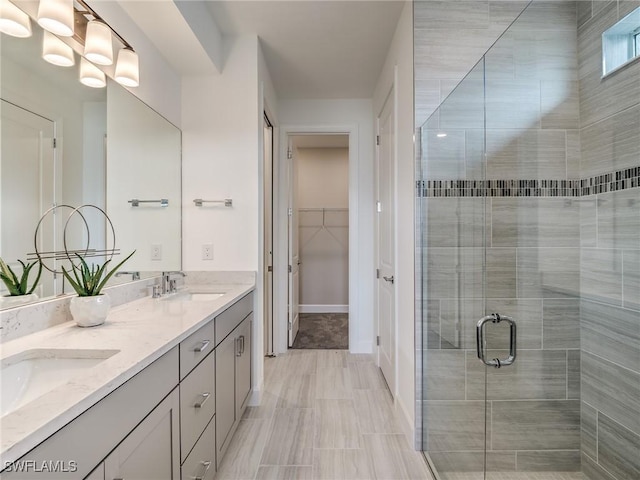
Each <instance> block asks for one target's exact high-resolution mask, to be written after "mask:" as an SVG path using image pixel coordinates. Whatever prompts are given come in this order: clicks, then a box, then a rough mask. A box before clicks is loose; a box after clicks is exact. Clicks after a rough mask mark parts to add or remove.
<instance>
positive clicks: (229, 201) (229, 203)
mask: <svg viewBox="0 0 640 480" xmlns="http://www.w3.org/2000/svg"><path fill="white" fill-rule="evenodd" d="M193 203H195V204H196V207H202V206H203V204H204V203H224V206H225V207H232V206H233V200H232V199H231V198H225V199H224V200H203V199H201V198H196V199H194V200H193Z"/></svg>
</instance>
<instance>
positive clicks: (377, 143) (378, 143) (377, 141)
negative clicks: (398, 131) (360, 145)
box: [376, 135, 380, 145]
mask: <svg viewBox="0 0 640 480" xmlns="http://www.w3.org/2000/svg"><path fill="white" fill-rule="evenodd" d="M376 145H380V135H376Z"/></svg>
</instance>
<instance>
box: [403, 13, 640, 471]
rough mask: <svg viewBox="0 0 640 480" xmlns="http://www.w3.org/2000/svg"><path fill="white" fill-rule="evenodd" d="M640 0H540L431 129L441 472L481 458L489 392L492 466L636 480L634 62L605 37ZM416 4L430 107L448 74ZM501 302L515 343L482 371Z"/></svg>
mask: <svg viewBox="0 0 640 480" xmlns="http://www.w3.org/2000/svg"><path fill="white" fill-rule="evenodd" d="M435 3H438V2H435ZM638 6H640V2H639V1H578V2H577V3H574V2H555V3H544V2H538V1H536V2H534V4H533V5H532V7H530V9H529V10H528V11H527V12H526V13H525V15H523V17H521V18H520V19H519V20H518V23H517V26H516V27H514V28H513V29H511V30H510V31H509V32H508V33H507V34H506V35H505V37H504V38H503V39H501V40H500V41H499V43H498V44H497V45H496V46H495V47H494V48H493V49H492V50H491V51H490V52H489V54H488V55H487V57H486V61H485V63H484V64H483V65H480V66H479V67H478V68H477V69H476V70H475V71H473V72H471V73H470V74H469V75H468V77H467V78H466V79H465V80H464V82H463V83H462V84H461V85H460V86H459V87H458V89H457V90H456V91H455V92H454V94H453V95H452V96H451V97H449V98H448V99H447V101H446V102H445V104H444V105H443V106H442V107H441V108H440V110H439V111H438V112H437V115H436V116H434V117H432V118H431V120H430V121H429V123H428V124H427V125H426V126H425V127H424V128H423V130H422V142H423V144H422V152H421V153H422V154H423V157H424V158H427V159H428V161H427V162H426V163H423V164H422V174H423V177H422V178H423V179H424V180H425V182H424V183H423V184H421V185H420V187H421V188H420V193H421V194H422V195H423V196H424V197H426V198H423V199H422V200H421V207H422V212H423V218H422V221H423V225H425V230H424V231H423V235H424V237H423V240H424V242H423V245H424V246H425V247H426V249H425V250H424V251H422V252H419V253H420V255H419V256H418V258H422V259H423V260H424V265H423V268H424V272H425V274H424V281H425V283H424V285H423V289H422V292H421V293H424V294H425V295H424V297H423V298H421V299H420V301H421V302H423V303H424V304H423V305H422V306H423V309H424V311H425V312H426V313H427V315H426V325H424V326H423V327H424V328H425V329H426V330H427V331H426V334H425V335H424V336H423V338H424V339H425V342H426V343H425V344H424V345H423V348H425V349H426V350H427V351H426V355H425V357H424V363H423V365H422V368H423V369H424V370H423V372H422V373H423V376H424V378H425V380H426V381H425V383H424V391H423V392H422V394H423V396H422V399H423V400H424V401H425V403H424V404H423V405H422V406H423V407H424V409H423V415H424V416H425V418H424V420H425V421H424V429H425V430H424V432H423V433H424V435H423V438H424V442H425V443H424V448H425V450H427V451H428V452H429V453H430V456H431V458H432V459H433V461H434V462H435V463H436V465H437V467H438V469H439V470H440V471H441V472H446V471H466V470H470V471H471V470H481V469H482V467H483V455H482V452H483V448H484V442H485V435H484V421H485V404H484V402H483V399H484V396H485V389H486V395H487V397H488V399H489V403H488V405H489V406H488V410H487V412H486V415H487V416H486V418H487V436H486V442H487V448H488V450H489V454H488V457H487V458H488V464H487V466H488V469H489V470H579V469H581V468H582V470H583V471H584V473H585V474H586V476H587V477H588V478H589V479H593V480H596V479H603V480H622V479H637V478H640V209H639V208H638V206H639V205H640V189H639V188H638V185H639V183H638V173H639V172H640V63H638V62H636V63H635V64H633V65H630V66H627V67H626V68H625V69H623V70H621V71H620V72H617V73H616V74H614V75H612V76H610V77H608V78H606V79H604V80H603V79H601V73H600V71H601V57H600V55H601V52H600V35H601V34H602V32H603V31H604V30H606V29H607V28H608V27H610V26H611V25H613V24H614V23H615V22H616V21H617V20H618V19H620V18H622V17H624V16H625V15H626V14H627V13H629V12H630V11H631V10H632V9H634V8H636V7H638ZM418 10H419V8H418V6H416V32H415V35H416V38H415V41H416V77H417V78H416V95H417V99H416V102H417V108H416V115H417V118H418V119H419V118H420V115H421V114H424V112H429V111H430V108H431V104H432V103H433V102H434V101H436V100H435V99H436V96H435V90H434V92H432V93H433V95H432V97H433V98H431V99H430V97H428V95H426V93H427V92H428V88H425V85H428V82H426V83H425V81H424V78H425V77H428V76H431V77H434V78H436V79H437V82H438V84H437V86H438V88H439V95H440V97H442V96H443V91H446V90H447V89H448V88H449V87H448V86H447V85H448V82H447V80H446V75H445V74H443V75H441V76H442V78H438V74H437V73H436V74H434V73H433V71H430V70H429V68H427V66H426V63H425V65H423V68H421V65H420V61H421V60H422V61H424V59H425V58H426V57H424V58H421V56H420V55H421V50H420V48H419V44H420V42H421V41H422V40H423V36H421V35H423V33H424V32H422V31H421V30H420V25H421V23H419V20H420V18H419V17H420V15H418ZM454 10H455V9H454ZM425 11H426V10H425ZM489 11H490V10H489ZM423 13H424V12H423ZM424 15H425V16H427V14H426V13H424ZM460 15H461V16H462V17H464V15H462V14H460ZM473 18H475V19H476V20H477V18H478V17H477V16H475V17H472V19H473ZM436 20H439V21H441V20H442V18H441V17H438V16H437V15H436V16H434V17H432V19H431V21H432V22H435V21H436ZM423 23H424V21H423ZM461 23H464V21H461ZM445 24H446V22H445ZM576 24H577V26H578V30H577V38H576ZM455 33H460V32H455ZM455 33H454V34H450V35H454V36H455ZM484 33H486V32H484ZM445 36H446V35H445ZM461 43H462V44H463V45H464V42H457V44H456V45H457V46H458V47H459V46H460V44H461ZM424 48H425V49H426V50H427V51H430V49H431V48H432V47H431V46H426V47H424ZM470 50H473V49H470ZM423 53H424V52H423ZM472 53H473V52H472ZM463 57H464V55H458V56H453V57H445V58H440V59H439V62H440V63H438V61H436V62H435V65H436V67H437V68H439V69H441V70H442V71H446V70H447V68H448V65H447V62H450V63H451V64H453V63H456V64H458V65H463V64H464V60H465V58H463ZM466 60H468V59H466ZM440 64H442V65H440ZM461 68H463V67H461ZM449 70H450V71H451V72H453V73H454V74H455V69H451V68H449ZM467 70H468V69H467ZM465 71H466V70H465ZM452 76H455V75H452ZM485 82H486V83H485ZM432 85H433V86H434V89H435V86H436V84H435V83H433V84H432ZM421 89H422V90H421ZM441 99H442V98H440V100H441ZM430 102H431V103H430ZM483 109H486V111H482V110H483ZM484 113H486V123H484V120H485V119H484V118H483V117H482V114H484ZM483 126H486V137H485V138H486V153H487V158H486V162H485V161H484V158H483V153H484V152H483V146H484V145H483V141H484V138H483V136H484V135H485V132H484V131H483V129H482V127H483ZM443 132H446V134H447V137H446V140H445V139H444V138H440V139H439V138H438V137H437V133H443ZM485 176H486V178H487V179H489V182H484V181H479V180H480V179H483V178H484V177H485ZM459 180H465V181H464V182H460V181H459ZM492 180H495V181H492ZM498 180H499V181H498ZM563 180H564V183H563V182H562V181H563ZM452 181H453V182H452ZM555 182H557V183H555ZM478 192H481V195H486V197H485V198H486V201H485V199H478V198H465V197H471V196H473V197H475V196H477V195H478ZM442 197H446V198H442ZM487 197H488V198H487ZM479 200H480V201H479ZM480 220H481V221H480ZM485 244H486V246H487V247H488V250H487V255H486V258H485V257H484V254H483V246H484V245H485ZM485 266H486V272H487V274H486V277H483V267H485ZM483 280H484V283H483ZM483 285H484V287H483ZM485 298H486V299H487V300H486V301H485V300H484V299H485ZM490 311H500V312H502V313H505V314H510V315H512V316H514V317H515V318H516V319H517V320H518V322H519V327H520V335H519V339H520V343H519V346H520V348H521V350H520V357H519V359H518V362H517V365H516V366H515V368H512V369H511V370H509V369H504V370H501V371H498V372H496V373H490V375H489V377H488V382H487V383H486V384H484V382H483V375H482V367H481V365H479V364H478V362H477V360H476V359H475V358H474V356H475V352H474V351H473V342H474V331H473V324H474V323H475V320H477V319H478V318H480V317H482V316H483V315H484V313H486V312H490ZM497 337H499V335H496V338H494V339H490V342H492V343H490V347H493V348H496V349H499V348H504V347H506V345H505V344H504V341H502V340H497ZM493 342H497V343H493ZM495 352H496V353H500V354H503V353H504V352H503V351H501V350H496V351H495Z"/></svg>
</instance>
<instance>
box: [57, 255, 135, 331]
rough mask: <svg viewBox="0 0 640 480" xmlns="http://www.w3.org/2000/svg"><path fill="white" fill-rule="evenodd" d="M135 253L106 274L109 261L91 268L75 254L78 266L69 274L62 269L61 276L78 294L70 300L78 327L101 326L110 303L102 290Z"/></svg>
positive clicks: (72, 313)
mask: <svg viewBox="0 0 640 480" xmlns="http://www.w3.org/2000/svg"><path fill="white" fill-rule="evenodd" d="M134 253H136V252H135V250H134V251H133V252H131V253H130V254H129V256H127V258H125V259H124V260H122V261H121V262H120V263H119V264H118V265H116V266H115V267H114V268H113V269H112V270H111V271H110V272H108V273H107V266H108V265H109V262H111V260H107V261H106V262H104V263H103V264H102V265H95V264H92V265H91V267H89V265H88V264H87V262H86V260H85V259H84V258H82V257H81V256H80V255H78V254H76V256H77V257H78V259H79V260H80V265H79V266H76V265H73V264H72V267H73V268H72V269H71V273H73V277H72V276H71V274H70V273H69V272H68V271H67V270H66V269H65V268H64V267H62V274H63V275H64V277H65V278H66V279H67V281H68V282H69V283H70V284H71V286H72V287H73V289H74V290H75V291H76V293H77V294H78V296H77V297H73V298H72V299H71V305H70V309H71V315H72V316H73V319H74V320H75V321H76V323H77V324H78V326H80V327H95V326H96V325H102V324H103V323H104V322H105V320H106V318H107V314H108V313H109V308H110V307H111V302H110V300H109V297H108V296H107V295H103V294H102V293H101V292H102V289H103V287H104V286H105V285H106V283H107V282H108V281H109V279H110V278H111V276H112V275H113V274H114V273H116V271H117V270H118V269H119V268H120V267H121V266H122V265H123V264H124V262H126V261H127V260H129V259H130V258H131V256H132V255H133V254H134Z"/></svg>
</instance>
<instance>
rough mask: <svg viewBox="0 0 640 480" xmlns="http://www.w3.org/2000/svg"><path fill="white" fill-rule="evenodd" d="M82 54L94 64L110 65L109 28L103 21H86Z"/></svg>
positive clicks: (111, 58)
mask: <svg viewBox="0 0 640 480" xmlns="http://www.w3.org/2000/svg"><path fill="white" fill-rule="evenodd" d="M84 56H85V58H86V59H87V60H89V61H91V62H93V63H95V64H96V65H111V64H112V63H113V42H112V40H111V29H110V28H109V26H108V25H107V24H106V23H104V22H103V21H101V20H91V21H90V22H89V23H87V35H86V37H85V42H84Z"/></svg>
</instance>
